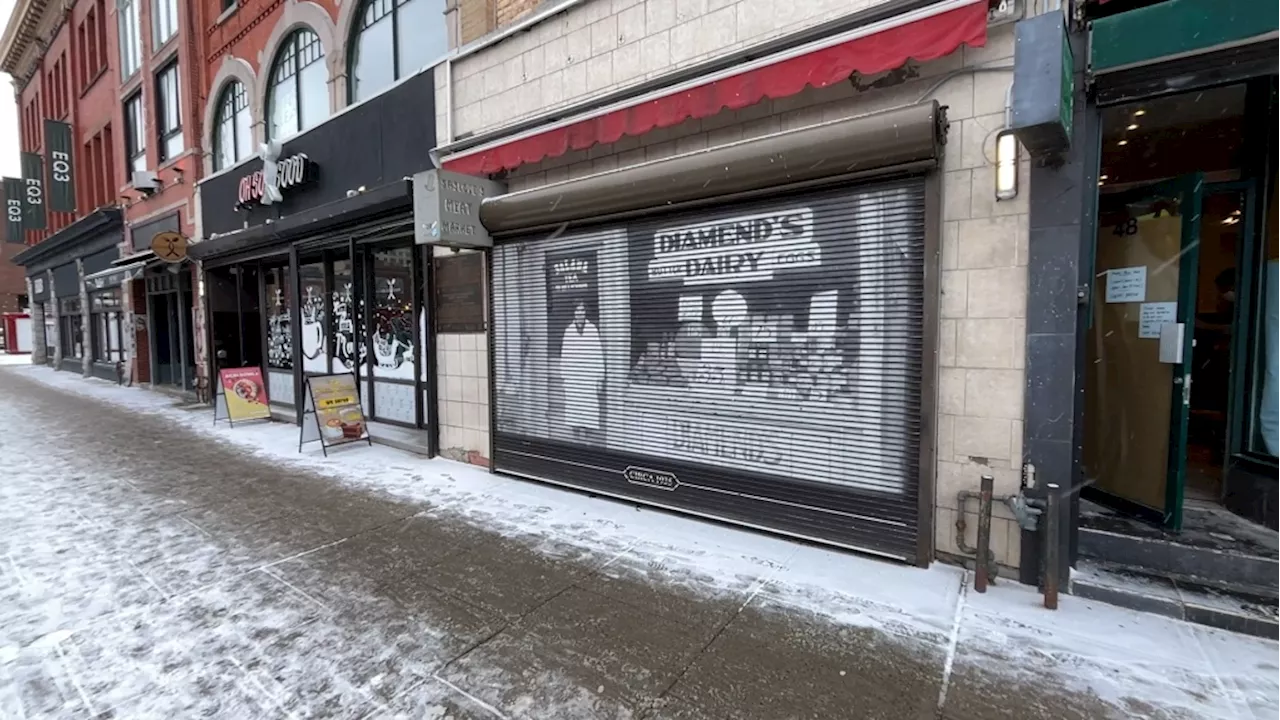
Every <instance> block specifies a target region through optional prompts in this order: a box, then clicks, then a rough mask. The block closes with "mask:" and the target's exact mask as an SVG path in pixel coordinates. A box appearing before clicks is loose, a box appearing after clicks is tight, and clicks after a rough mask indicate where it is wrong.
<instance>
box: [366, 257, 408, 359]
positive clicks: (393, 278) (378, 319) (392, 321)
mask: <svg viewBox="0 0 1280 720" xmlns="http://www.w3.org/2000/svg"><path fill="white" fill-rule="evenodd" d="M412 278H413V248H410V247H406V248H396V249H394V250H377V251H375V252H374V253H373V292H372V295H373V312H372V313H371V317H370V318H369V321H370V324H371V326H372V330H373V359H374V368H373V374H374V376H375V377H380V378H398V379H401V380H412V379H413V325H414V316H413V295H412V294H411V292H412V290H413V288H412V283H413V280H412Z"/></svg>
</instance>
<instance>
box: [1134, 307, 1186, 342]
mask: <svg viewBox="0 0 1280 720" xmlns="http://www.w3.org/2000/svg"><path fill="white" fill-rule="evenodd" d="M1174 322H1178V303H1176V302H1158V303H1142V310H1141V312H1140V313H1139V315H1138V337H1140V338H1146V339H1148V340H1158V339H1159V338H1160V328H1161V327H1163V326H1164V325H1166V324H1168V323H1174Z"/></svg>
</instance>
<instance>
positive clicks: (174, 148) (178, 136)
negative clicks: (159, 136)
mask: <svg viewBox="0 0 1280 720" xmlns="http://www.w3.org/2000/svg"><path fill="white" fill-rule="evenodd" d="M184 147H185V146H184V145H183V143H182V132H181V131H178V132H176V133H174V134H173V135H170V136H169V137H168V138H166V139H165V141H164V156H165V159H167V160H172V159H173V158H175V157H177V156H179V155H181V154H182V150H183V148H184Z"/></svg>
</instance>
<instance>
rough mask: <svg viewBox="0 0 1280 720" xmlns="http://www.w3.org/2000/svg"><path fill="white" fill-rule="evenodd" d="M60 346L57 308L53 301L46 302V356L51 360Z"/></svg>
mask: <svg viewBox="0 0 1280 720" xmlns="http://www.w3.org/2000/svg"><path fill="white" fill-rule="evenodd" d="M57 347H58V319H57V309H56V307H55V306H54V304H53V303H52V302H47V303H45V304H44V356H45V358H46V359H48V360H49V362H52V361H53V355H54V353H55V351H56V348H57Z"/></svg>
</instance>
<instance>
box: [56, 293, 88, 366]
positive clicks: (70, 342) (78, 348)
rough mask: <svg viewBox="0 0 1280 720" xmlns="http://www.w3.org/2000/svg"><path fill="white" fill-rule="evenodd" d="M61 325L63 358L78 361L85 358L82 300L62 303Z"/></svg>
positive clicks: (70, 300) (66, 300) (60, 311)
mask: <svg viewBox="0 0 1280 720" xmlns="http://www.w3.org/2000/svg"><path fill="white" fill-rule="evenodd" d="M60 303H61V304H60V305H59V308H58V311H59V324H60V325H61V331H62V332H61V338H62V357H63V359H64V360H65V359H76V358H82V357H84V335H83V332H84V317H83V316H82V315H81V314H80V313H81V310H82V308H81V306H80V298H65V299H63V300H61V301H60Z"/></svg>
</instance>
